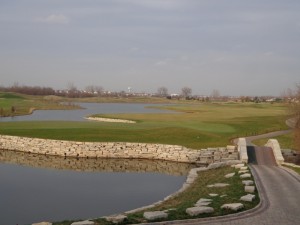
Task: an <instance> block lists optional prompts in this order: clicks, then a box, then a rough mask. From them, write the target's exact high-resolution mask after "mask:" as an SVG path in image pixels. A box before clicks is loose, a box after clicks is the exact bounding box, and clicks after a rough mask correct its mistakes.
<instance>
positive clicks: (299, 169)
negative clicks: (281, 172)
mask: <svg viewBox="0 0 300 225" xmlns="http://www.w3.org/2000/svg"><path fill="white" fill-rule="evenodd" d="M284 166H285V167H287V168H289V169H291V170H294V171H295V172H296V173H298V174H299V175H300V168H299V167H292V166H287V165H284Z"/></svg>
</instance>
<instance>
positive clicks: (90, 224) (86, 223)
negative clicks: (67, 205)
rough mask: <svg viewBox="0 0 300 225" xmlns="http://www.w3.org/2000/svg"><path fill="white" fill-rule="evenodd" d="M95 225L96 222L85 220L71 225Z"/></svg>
mask: <svg viewBox="0 0 300 225" xmlns="http://www.w3.org/2000/svg"><path fill="white" fill-rule="evenodd" d="M94 224H95V222H93V221H89V220H85V221H79V222H74V223H72V224H71V225H94Z"/></svg>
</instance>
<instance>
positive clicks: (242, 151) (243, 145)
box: [237, 138, 248, 163]
mask: <svg viewBox="0 0 300 225" xmlns="http://www.w3.org/2000/svg"><path fill="white" fill-rule="evenodd" d="M237 148H238V152H239V156H240V160H241V161H242V162H244V163H248V153H247V142H246V139H245V138H239V139H238V141H237Z"/></svg>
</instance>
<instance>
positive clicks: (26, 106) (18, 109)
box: [0, 92, 78, 117]
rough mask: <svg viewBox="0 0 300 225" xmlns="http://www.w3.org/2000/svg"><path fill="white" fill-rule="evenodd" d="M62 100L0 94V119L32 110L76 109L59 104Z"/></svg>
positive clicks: (48, 97)
mask: <svg viewBox="0 0 300 225" xmlns="http://www.w3.org/2000/svg"><path fill="white" fill-rule="evenodd" d="M61 101H62V98H60V97H56V96H31V95H24V94H16V93H7V92H5V93H1V92H0V117H1V116H20V115H27V114H30V113H32V112H33V111H34V110H54V109H62V110H69V109H76V108H78V106H76V105H74V104H71V103H70V104H61V103H60V102H61Z"/></svg>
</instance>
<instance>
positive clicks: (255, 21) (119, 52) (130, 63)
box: [0, 0, 300, 96]
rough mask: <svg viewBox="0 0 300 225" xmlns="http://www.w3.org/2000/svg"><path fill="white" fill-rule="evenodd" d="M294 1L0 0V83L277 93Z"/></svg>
mask: <svg viewBox="0 0 300 225" xmlns="http://www.w3.org/2000/svg"><path fill="white" fill-rule="evenodd" d="M299 12H300V1H299V0H251V1H249V0H0V86H10V85H12V84H14V83H16V82H17V83H18V84H20V85H30V86H35V85H38V86H50V87H53V88H55V89H64V88H67V87H68V85H70V84H73V85H75V86H76V87H77V88H80V89H81V88H85V87H86V86H88V85H97V86H102V87H103V88H104V89H105V90H108V91H122V90H125V91H126V90H127V88H128V87H131V88H132V91H134V92H156V91H157V89H158V88H159V87H162V86H164V87H167V88H168V90H169V93H180V92H181V89H182V87H185V86H186V87H190V88H191V89H192V91H193V94H199V95H200V94H202V95H209V94H211V93H212V91H213V90H214V89H215V90H218V91H219V92H220V94H221V95H238V96H239V95H252V96H256V95H280V94H281V93H282V92H283V91H284V90H286V89H287V88H294V87H295V84H296V83H300V74H299V72H300V13H299Z"/></svg>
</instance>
